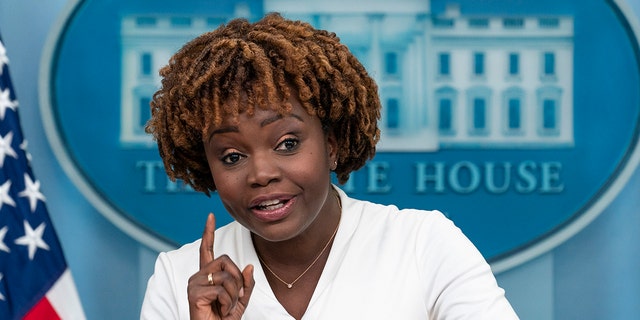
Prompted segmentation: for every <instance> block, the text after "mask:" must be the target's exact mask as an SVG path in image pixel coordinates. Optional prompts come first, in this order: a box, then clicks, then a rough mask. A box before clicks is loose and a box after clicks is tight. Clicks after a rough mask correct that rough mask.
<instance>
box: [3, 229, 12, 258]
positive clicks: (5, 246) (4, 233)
mask: <svg viewBox="0 0 640 320" xmlns="http://www.w3.org/2000/svg"><path fill="white" fill-rule="evenodd" d="M7 231H9V227H8V226H4V228H2V229H0V250H2V251H5V252H11V250H9V247H7V244H6V243H4V237H5V236H6V235H7Z"/></svg>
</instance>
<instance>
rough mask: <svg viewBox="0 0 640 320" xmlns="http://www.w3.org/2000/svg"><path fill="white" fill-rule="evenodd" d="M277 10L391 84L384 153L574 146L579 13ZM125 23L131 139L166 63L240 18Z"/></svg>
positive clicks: (286, 4)
mask: <svg viewBox="0 0 640 320" xmlns="http://www.w3.org/2000/svg"><path fill="white" fill-rule="evenodd" d="M263 8H264V11H265V12H270V11H279V12H282V13H283V15H285V16H287V17H289V18H294V19H302V20H306V21H309V22H310V23H311V24H313V25H314V26H315V27H318V28H322V29H327V30H330V31H333V32H335V33H336V34H337V35H338V36H339V37H340V38H341V40H342V41H343V42H344V43H345V44H346V45H347V46H349V48H350V49H351V50H352V52H353V53H354V54H355V55H356V56H357V57H358V58H359V59H360V61H362V63H363V64H364V65H365V67H366V68H367V70H368V71H369V72H370V74H371V76H372V77H373V78H374V79H375V80H376V82H377V83H378V86H379V88H380V97H381V100H382V105H383V111H382V118H381V120H380V121H381V122H380V128H381V130H382V137H381V140H380V143H379V145H378V150H379V151H383V152H384V151H409V152H411V151H414V152H428V151H437V150H440V149H449V148H511V149H514V148H563V147H571V146H573V139H574V135H573V56H574V53H573V51H574V49H573V17H570V16H548V15H545V16H491V15H465V14H463V13H462V12H463V10H462V9H464V8H461V7H460V6H458V5H456V4H455V3H453V2H452V3H450V4H449V5H447V8H446V10H445V12H443V13H440V14H433V13H432V12H431V7H430V2H429V1H427V0H399V1H385V0H369V1H364V0H355V1H351V2H349V3H345V2H344V1H338V0H324V1H311V0H303V1H301V0H265V1H263ZM261 14H262V13H261V12H259V13H252V12H249V10H248V6H243V5H242V4H239V5H238V6H237V8H236V12H235V13H234V14H233V15H232V16H227V17H224V16H219V17H201V16H187V17H172V16H126V17H124V18H123V19H122V33H121V35H122V87H121V90H122V106H121V109H122V117H121V134H120V141H121V143H122V144H123V145H131V146H133V147H151V146H153V143H152V141H151V138H150V137H149V136H148V135H146V134H145V133H144V130H143V127H144V123H145V122H146V119H147V118H148V117H149V107H148V105H149V101H150V99H151V95H152V94H153V92H155V90H156V89H157V88H158V85H159V78H158V75H157V73H158V70H159V68H160V67H161V66H162V65H163V64H165V63H166V62H167V61H168V59H169V57H170V55H171V54H172V53H173V52H175V50H177V49H178V48H179V46H181V45H182V44H183V43H185V42H186V41H188V40H189V39H191V38H193V37H195V36H197V35H199V34H201V33H203V32H205V31H209V30H211V29H213V28H215V27H216V26H217V25H219V24H220V22H224V21H227V20H229V19H231V18H234V17H236V16H246V17H249V16H253V17H255V16H260V15H261Z"/></svg>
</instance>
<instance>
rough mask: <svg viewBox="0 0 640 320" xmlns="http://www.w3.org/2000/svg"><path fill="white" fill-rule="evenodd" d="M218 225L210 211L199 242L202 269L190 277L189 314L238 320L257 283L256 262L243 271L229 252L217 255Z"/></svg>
mask: <svg viewBox="0 0 640 320" xmlns="http://www.w3.org/2000/svg"><path fill="white" fill-rule="evenodd" d="M215 229H216V220H215V217H214V215H213V214H209V216H208V217H207V223H206V225H205V228H204V232H203V234H202V242H201V243H200V271H198V272H197V273H195V274H194V275H192V276H191V278H189V285H188V287H187V292H188V296H189V313H190V317H191V319H192V320H196V319H198V320H201V319H202V320H204V319H206V320H219V319H220V320H221V319H234V320H239V319H240V318H242V315H243V314H244V311H245V310H246V308H247V305H248V304H249V298H250V297H251V292H252V291H253V287H254V285H255V280H254V279H253V265H248V266H246V267H245V268H244V270H242V272H241V271H240V269H239V268H238V266H236V264H235V263H234V262H233V261H231V259H230V258H229V257H228V256H227V255H223V256H220V257H218V258H217V259H214V254H213V241H214V232H215Z"/></svg>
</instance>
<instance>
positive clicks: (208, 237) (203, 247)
mask: <svg viewBox="0 0 640 320" xmlns="http://www.w3.org/2000/svg"><path fill="white" fill-rule="evenodd" d="M215 231H216V217H215V216H214V215H213V213H209V216H207V223H206V224H205V225H204V232H203V233H202V242H200V269H202V268H204V266H206V265H207V264H209V262H211V261H213V239H214V233H215Z"/></svg>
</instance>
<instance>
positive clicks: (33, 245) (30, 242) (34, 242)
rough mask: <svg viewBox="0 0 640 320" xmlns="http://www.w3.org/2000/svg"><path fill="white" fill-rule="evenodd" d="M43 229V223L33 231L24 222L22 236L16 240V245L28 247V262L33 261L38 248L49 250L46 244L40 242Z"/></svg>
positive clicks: (42, 241)
mask: <svg viewBox="0 0 640 320" xmlns="http://www.w3.org/2000/svg"><path fill="white" fill-rule="evenodd" d="M44 228H45V225H44V222H43V223H41V224H40V225H39V226H38V227H37V228H36V229H35V230H33V229H32V228H31V225H29V223H28V222H27V220H25V221H24V236H22V237H20V238H18V239H16V244H19V245H23V246H28V247H29V260H33V257H34V256H35V255H36V250H38V248H41V249H44V250H49V245H47V243H46V242H44V240H42V234H43V233H44Z"/></svg>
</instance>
